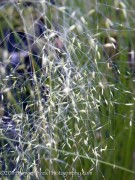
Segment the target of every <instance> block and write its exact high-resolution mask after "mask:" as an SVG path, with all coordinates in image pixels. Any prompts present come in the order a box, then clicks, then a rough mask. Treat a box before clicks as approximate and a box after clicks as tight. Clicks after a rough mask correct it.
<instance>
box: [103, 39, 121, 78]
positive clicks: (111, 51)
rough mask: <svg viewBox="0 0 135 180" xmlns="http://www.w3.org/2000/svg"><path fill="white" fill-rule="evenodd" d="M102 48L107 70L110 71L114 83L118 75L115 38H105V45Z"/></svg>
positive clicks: (116, 42)
mask: <svg viewBox="0 0 135 180" xmlns="http://www.w3.org/2000/svg"><path fill="white" fill-rule="evenodd" d="M103 48H104V52H103V55H104V57H105V58H106V60H107V61H108V63H107V64H108V68H109V69H112V71H113V74H114V78H115V81H116V82H117V81H118V75H119V71H118V64H117V61H118V41H117V37H116V36H113V37H109V38H108V37H107V38H105V44H104V46H103Z"/></svg>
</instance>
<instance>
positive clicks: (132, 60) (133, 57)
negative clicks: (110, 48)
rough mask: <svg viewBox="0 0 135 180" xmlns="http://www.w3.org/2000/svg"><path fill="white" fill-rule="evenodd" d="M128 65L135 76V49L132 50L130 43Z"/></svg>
mask: <svg viewBox="0 0 135 180" xmlns="http://www.w3.org/2000/svg"><path fill="white" fill-rule="evenodd" d="M128 65H129V69H130V72H131V73H132V75H133V76H134V77H135V51H134V50H132V48H131V45H130V44H129V52H128Z"/></svg>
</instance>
